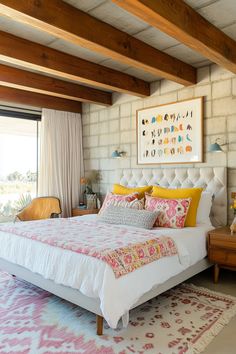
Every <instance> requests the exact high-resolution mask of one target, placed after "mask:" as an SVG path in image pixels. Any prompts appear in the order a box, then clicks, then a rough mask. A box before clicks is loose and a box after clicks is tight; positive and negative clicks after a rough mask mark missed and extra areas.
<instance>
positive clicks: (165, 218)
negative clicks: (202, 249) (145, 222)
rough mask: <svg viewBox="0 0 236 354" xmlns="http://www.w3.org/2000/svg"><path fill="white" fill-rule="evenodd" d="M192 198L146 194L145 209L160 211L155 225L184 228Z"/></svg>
mask: <svg viewBox="0 0 236 354" xmlns="http://www.w3.org/2000/svg"><path fill="white" fill-rule="evenodd" d="M190 203H191V198H185V199H162V198H155V197H151V196H149V195H147V194H146V202H145V209H146V210H149V211H158V216H157V219H156V222H155V224H154V226H161V227H170V228H173V229H178V228H183V227H184V223H185V219H186V217H187V213H188V210H189V207H190Z"/></svg>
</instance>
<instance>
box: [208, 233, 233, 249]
mask: <svg viewBox="0 0 236 354" xmlns="http://www.w3.org/2000/svg"><path fill="white" fill-rule="evenodd" d="M210 246H211V247H219V248H224V249H230V250H235V252H236V237H235V236H233V237H224V238H222V237H221V238H220V237H217V236H215V235H214V236H210Z"/></svg>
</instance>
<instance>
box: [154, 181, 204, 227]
mask: <svg viewBox="0 0 236 354" xmlns="http://www.w3.org/2000/svg"><path fill="white" fill-rule="evenodd" d="M202 191H203V188H179V189H168V188H162V187H156V186H153V190H152V197H158V198H166V199H182V198H191V199H192V200H191V204H190V207H189V210H188V214H187V217H186V220H185V226H196V218H197V208H198V204H199V201H200V198H201V194H202Z"/></svg>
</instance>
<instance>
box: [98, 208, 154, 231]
mask: <svg viewBox="0 0 236 354" xmlns="http://www.w3.org/2000/svg"><path fill="white" fill-rule="evenodd" d="M157 216H158V212H155V211H154V212H152V211H147V210H135V209H126V208H122V207H117V206H113V205H111V206H109V207H107V208H106V209H105V210H104V211H103V213H102V215H100V216H99V221H101V222H106V223H108V224H118V225H129V226H135V227H140V228H142V229H151V228H152V227H153V225H154V223H155V221H156V219H157Z"/></svg>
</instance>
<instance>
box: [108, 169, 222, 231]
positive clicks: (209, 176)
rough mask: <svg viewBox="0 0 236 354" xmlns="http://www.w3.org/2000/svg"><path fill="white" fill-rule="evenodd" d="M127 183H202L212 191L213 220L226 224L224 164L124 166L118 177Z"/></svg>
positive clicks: (169, 184)
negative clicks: (149, 167)
mask: <svg viewBox="0 0 236 354" xmlns="http://www.w3.org/2000/svg"><path fill="white" fill-rule="evenodd" d="M114 182H116V183H117V182H119V183H120V184H122V185H124V186H129V187H137V186H146V185H160V186H162V187H170V188H171V187H172V188H173V187H177V188H191V187H203V188H205V189H206V190H207V191H210V192H212V193H213V205H212V210H211V215H210V218H211V222H212V224H213V225H214V226H222V225H226V224H227V177H226V168H225V167H203V168H196V167H194V168H165V169H164V168H163V169H121V170H117V172H116V181H114Z"/></svg>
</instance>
